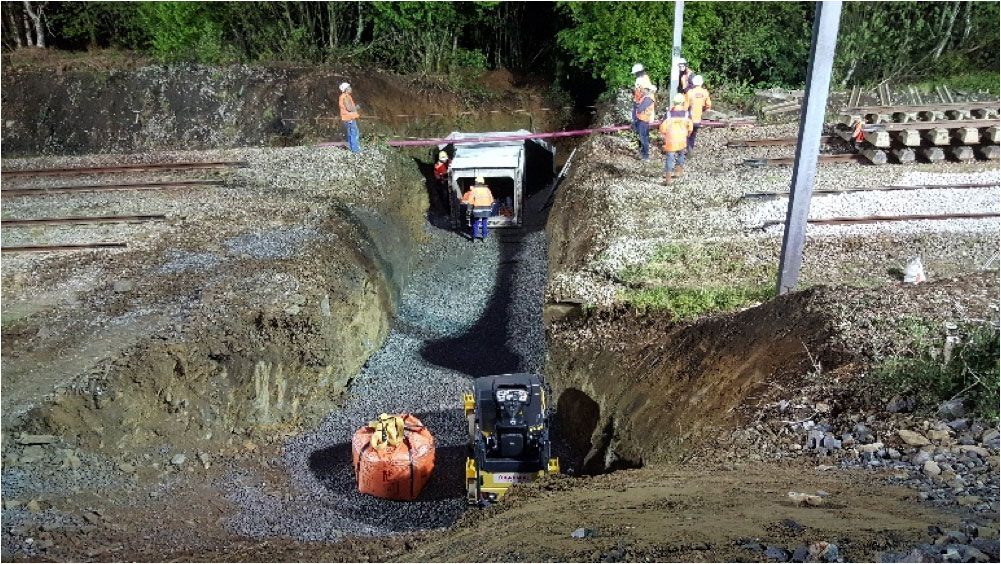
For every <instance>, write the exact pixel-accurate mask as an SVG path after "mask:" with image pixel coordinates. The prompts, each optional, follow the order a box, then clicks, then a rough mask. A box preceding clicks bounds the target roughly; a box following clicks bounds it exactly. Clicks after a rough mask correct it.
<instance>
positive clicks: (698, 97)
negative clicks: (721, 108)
mask: <svg viewBox="0 0 1001 564" xmlns="http://www.w3.org/2000/svg"><path fill="white" fill-rule="evenodd" d="M702 84H703V80H702V75H701V74H697V75H695V76H693V77H692V88H691V90H689V91H688V92H687V93H685V105H686V106H688V113H689V116H691V118H692V134H691V135H689V136H688V152H689V154H691V152H692V150H693V149H695V136H696V135H698V134H699V128H700V127H701V124H702V112H704V111H706V110H711V109H712V107H713V102H712V100H711V99H710V98H709V91H708V90H706V89H705V87H703V86H702Z"/></svg>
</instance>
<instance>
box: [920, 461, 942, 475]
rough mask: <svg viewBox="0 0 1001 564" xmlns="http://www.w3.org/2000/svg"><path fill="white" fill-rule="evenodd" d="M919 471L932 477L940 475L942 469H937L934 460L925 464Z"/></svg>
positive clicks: (936, 463)
mask: <svg viewBox="0 0 1001 564" xmlns="http://www.w3.org/2000/svg"><path fill="white" fill-rule="evenodd" d="M921 471H922V472H924V473H925V475H926V476H932V477H935V476H938V475H939V474H941V473H942V469H941V468H939V466H938V462H935V461H934V460H929V461H927V462H925V464H924V466H923V467H922V468H921Z"/></svg>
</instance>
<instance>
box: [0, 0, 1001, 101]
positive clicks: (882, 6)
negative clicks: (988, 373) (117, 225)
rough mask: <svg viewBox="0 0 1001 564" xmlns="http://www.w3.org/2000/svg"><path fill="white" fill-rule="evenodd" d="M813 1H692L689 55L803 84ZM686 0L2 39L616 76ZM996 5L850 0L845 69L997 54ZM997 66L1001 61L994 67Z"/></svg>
mask: <svg viewBox="0 0 1001 564" xmlns="http://www.w3.org/2000/svg"><path fill="white" fill-rule="evenodd" d="M813 6H814V5H813V3H810V2H691V3H689V4H688V5H686V7H685V33H684V41H683V43H684V49H683V54H684V56H685V57H686V58H688V59H689V61H691V63H692V66H693V67H694V68H696V69H697V70H699V71H700V72H702V73H703V74H705V75H707V78H709V80H710V81H712V82H715V83H720V82H727V83H730V84H746V85H750V86H764V85H782V86H797V85H800V84H802V82H803V80H804V75H805V68H806V64H807V58H808V55H809V43H810V30H811V25H812V18H813V10H814V7H813ZM673 13H674V4H673V2H555V3H554V2H426V3H425V2H392V3H391V2H37V1H26V2H3V46H4V49H7V50H9V49H16V48H18V47H32V46H48V47H50V48H51V47H55V48H62V49H85V48H119V49H129V50H135V51H139V52H143V53H147V54H149V55H152V56H154V57H156V58H158V59H160V60H163V61H182V60H189V61H198V62H205V63H225V62H234V61H273V60H281V61H305V62H352V63H374V64H378V65H380V66H384V67H387V68H390V69H393V70H397V71H404V72H418V73H423V74H450V73H454V72H455V71H456V70H457V69H460V68H469V67H473V68H498V67H507V68H512V69H520V70H532V71H535V72H538V73H542V74H549V75H556V76H560V77H562V78H564V79H565V78H566V73H567V71H568V70H570V67H576V68H577V69H580V70H583V71H584V72H585V73H587V74H592V75H593V76H595V77H599V78H601V79H603V80H604V81H605V82H606V84H608V85H610V86H614V85H623V84H626V83H628V82H629V81H630V78H631V77H630V75H629V67H630V66H631V65H632V64H633V63H634V62H637V61H640V62H643V63H644V64H645V65H647V67H648V68H650V69H651V71H652V72H651V74H652V75H653V76H654V77H655V78H656V79H661V78H662V77H664V76H665V75H666V74H667V70H668V66H669V63H670V51H671V26H672V20H673ZM998 19H999V4H998V3H997V2H971V1H965V2H846V3H845V5H844V10H843V13H842V22H841V33H840V38H839V45H838V54H837V61H836V76H835V79H836V81H837V82H839V83H840V84H842V85H845V84H850V83H867V84H871V83H874V82H878V81H881V80H885V79H888V78H894V79H934V78H937V77H941V76H946V75H961V74H965V73H968V72H976V71H985V70H986V71H989V72H991V73H996V69H997V68H998V64H999V57H998V42H999V25H998ZM992 76H994V77H996V76H997V75H996V74H992Z"/></svg>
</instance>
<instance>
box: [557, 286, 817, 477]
mask: <svg viewBox="0 0 1001 564" xmlns="http://www.w3.org/2000/svg"><path fill="white" fill-rule="evenodd" d="M813 297H814V292H809V291H808V292H803V293H800V294H796V295H791V296H785V297H782V298H779V299H776V300H774V301H772V302H769V303H767V304H765V305H762V306H759V307H756V308H752V309H749V310H745V311H742V312H740V313H736V314H732V315H727V316H721V317H714V318H709V319H705V320H702V321H699V322H696V323H694V324H677V323H673V322H672V321H671V320H670V318H669V317H668V316H667V315H657V314H647V315H641V314H636V313H635V312H630V311H617V312H602V313H595V314H593V315H587V316H583V317H579V318H577V319H574V320H564V321H562V322H558V323H554V324H552V325H550V326H549V327H548V331H547V337H548V347H549V362H548V364H547V370H546V374H547V375H548V377H549V381H550V383H551V384H552V386H553V391H554V393H555V394H556V396H557V398H558V402H557V405H558V417H559V419H560V429H561V431H562V433H563V434H564V436H565V437H566V439H567V441H568V442H570V443H571V444H572V445H574V446H575V447H576V449H577V451H578V452H579V455H580V459H579V460H577V461H575V462H576V467H577V468H579V469H580V470H581V471H582V472H584V473H589V474H594V473H601V472H605V471H610V470H614V469H618V468H623V467H637V466H640V465H642V464H644V463H648V462H653V461H664V460H668V459H670V458H672V457H673V456H675V455H678V454H681V453H683V452H684V451H685V450H686V448H687V446H688V445H690V444H692V443H694V442H696V441H698V440H699V439H700V438H702V437H705V436H706V434H707V433H708V432H709V431H712V430H714V429H719V428H721V427H725V426H726V425H727V424H729V423H732V422H733V420H734V417H735V414H734V410H735V409H736V408H737V407H738V406H740V405H741V403H742V402H744V401H745V400H746V399H747V398H748V396H750V395H753V393H754V391H755V390H756V389H758V388H759V387H762V386H766V385H768V386H771V385H781V384H782V383H784V382H787V381H794V380H796V379H797V378H799V377H801V376H802V375H803V374H805V373H807V372H808V371H809V369H810V367H811V366H812V363H813V362H814V361H817V360H818V359H819V360H820V361H823V362H825V366H826V365H827V364H826V363H827V362H828V361H829V360H831V357H832V354H833V353H832V352H831V351H829V350H828V348H827V345H826V344H825V342H826V341H827V337H828V336H829V334H830V331H829V329H828V324H827V322H826V319H825V318H824V317H823V316H822V315H821V314H819V313H816V312H813V311H812V310H811V308H810V304H811V302H812V301H813Z"/></svg>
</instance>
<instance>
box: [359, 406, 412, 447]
mask: <svg viewBox="0 0 1001 564" xmlns="http://www.w3.org/2000/svg"><path fill="white" fill-rule="evenodd" d="M368 426H369V428H370V429H372V431H373V433H372V440H371V441H370V444H371V445H372V448H374V449H375V450H377V451H379V450H382V449H384V448H386V447H387V446H391V447H395V446H396V445H398V444H400V443H401V442H402V441H403V434H404V429H405V427H406V426H405V425H404V423H403V417H402V416H399V415H388V414H386V413H383V414H382V415H380V416H379V419H378V420H376V421H370V422H369V424H368Z"/></svg>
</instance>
